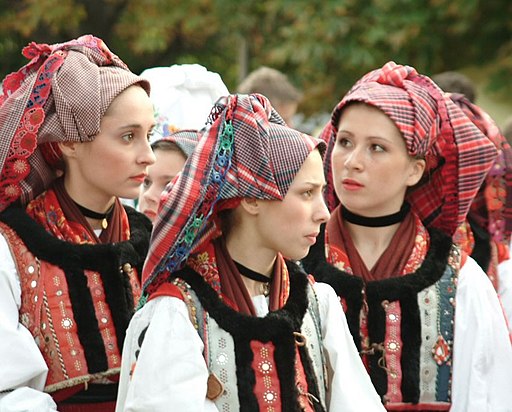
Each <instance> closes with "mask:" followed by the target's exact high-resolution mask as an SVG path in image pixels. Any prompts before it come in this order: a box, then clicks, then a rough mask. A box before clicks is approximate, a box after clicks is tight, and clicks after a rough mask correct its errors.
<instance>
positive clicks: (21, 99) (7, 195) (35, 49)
mask: <svg viewBox="0 0 512 412" xmlns="http://www.w3.org/2000/svg"><path fill="white" fill-rule="evenodd" d="M23 55H24V56H25V57H27V58H28V59H31V60H30V62H29V63H28V64H27V65H25V66H23V67H22V68H21V69H20V70H18V71H17V72H15V73H11V74H10V75H8V76H7V77H6V78H5V79H4V80H3V85H2V94H1V96H0V139H1V140H0V170H1V179H0V211H2V210H4V209H5V208H6V207H7V206H8V205H10V204H11V203H13V202H15V201H16V200H18V199H19V200H20V201H21V204H22V205H26V204H27V203H28V202H29V201H30V200H31V199H33V198H34V197H36V196H37V195H38V194H40V193H41V192H43V191H44V190H45V189H46V188H48V187H49V185H50V183H51V182H52V181H53V180H54V178H55V170H54V169H55V167H56V166H57V164H58V161H59V159H60V151H59V150H58V146H57V145H56V144H55V142H62V141H74V142H87V141H91V140H93V139H94V136H96V135H97V134H98V133H99V131H100V121H101V118H102V117H103V115H104V114H105V112H106V110H107V108H108V106H109V105H110V103H111V102H112V100H114V98H115V97H116V96H117V95H118V94H119V93H121V92H122V91H123V90H124V89H126V88H127V87H129V86H131V85H133V84H136V83H139V84H140V85H141V86H142V87H144V89H145V90H146V91H147V92H148V94H149V83H148V82H147V81H146V80H143V79H142V78H140V77H138V76H136V75H135V74H133V73H132V72H130V71H129V69H128V67H127V66H126V65H125V64H124V63H123V62H122V61H121V60H120V59H119V58H118V57H117V56H116V55H115V54H113V53H112V52H111V51H110V50H109V49H108V48H107V46H106V45H105V43H103V41H102V40H101V39H98V38H96V37H93V36H91V35H86V36H82V37H80V38H78V39H76V40H72V41H69V42H67V43H61V44H54V45H48V44H36V43H30V44H29V45H28V46H27V47H25V48H24V49H23Z"/></svg>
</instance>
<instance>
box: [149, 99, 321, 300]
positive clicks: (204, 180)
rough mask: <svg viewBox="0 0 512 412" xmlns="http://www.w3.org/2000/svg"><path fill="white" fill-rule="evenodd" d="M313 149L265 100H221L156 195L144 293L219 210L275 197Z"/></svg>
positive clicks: (212, 225)
mask: <svg viewBox="0 0 512 412" xmlns="http://www.w3.org/2000/svg"><path fill="white" fill-rule="evenodd" d="M317 147H318V148H319V149H321V151H322V152H323V150H324V148H325V144H324V142H322V141H321V140H319V139H315V138H313V137H311V136H308V135H305V134H303V133H301V132H298V131H296V130H293V129H290V128H288V127H287V126H285V124H284V122H283V120H282V119H281V117H280V116H279V114H277V112H276V111H275V110H274V109H273V108H272V106H271V105H270V102H269V101H268V99H267V98H266V97H264V96H262V95H259V94H251V95H229V96H227V97H224V98H221V99H220V100H219V101H218V102H217V103H216V104H215V106H214V107H213V109H212V111H211V114H210V116H209V119H208V122H207V127H206V128H205V129H203V130H202V132H201V137H200V139H199V142H198V145H197V147H196V148H195V150H194V152H193V153H192V154H191V156H190V157H189V158H188V159H187V162H186V163H185V166H184V168H183V170H182V172H181V173H180V175H179V176H178V178H177V179H176V181H175V182H174V184H173V185H171V186H167V188H166V190H165V191H164V193H163V194H162V197H161V200H160V208H159V214H158V217H157V219H156V221H155V223H154V227H153V232H152V238H151V244H150V249H149V254H148V257H147V260H146V263H145V265H144V270H143V274H142V282H143V288H144V289H145V291H146V292H148V293H150V292H151V291H152V290H155V289H156V288H157V287H158V286H159V285H160V284H161V283H162V282H163V281H164V280H165V277H166V276H168V274H169V273H172V272H175V271H177V270H179V269H180V268H181V267H182V266H183V265H184V264H185V262H186V259H187V258H188V256H189V254H190V253H191V252H192V251H194V252H196V251H198V250H199V249H200V248H201V246H202V245H204V244H205V243H206V242H207V241H208V240H209V239H211V237H212V236H213V235H214V234H217V233H218V229H219V228H218V227H217V225H216V222H215V221H216V219H215V217H216V213H217V211H218V210H219V209H230V208H234V207H236V205H237V204H238V201H239V199H241V198H244V197H245V198H256V199H267V200H282V199H283V198H284V197H285V195H286V193H287V191H288V188H289V187H290V184H291V183H292V181H293V179H294V177H295V175H296V174H297V172H298V171H299V169H300V168H301V166H302V164H303V163H304V161H305V160H306V158H307V157H308V155H309V153H311V151H313V150H314V149H315V148H317Z"/></svg>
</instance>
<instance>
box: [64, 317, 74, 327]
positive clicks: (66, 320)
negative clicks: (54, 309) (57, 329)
mask: <svg viewBox="0 0 512 412" xmlns="http://www.w3.org/2000/svg"><path fill="white" fill-rule="evenodd" d="M61 325H62V327H63V328H64V329H71V326H72V325H73V322H72V321H71V319H69V318H64V319H62V322H61Z"/></svg>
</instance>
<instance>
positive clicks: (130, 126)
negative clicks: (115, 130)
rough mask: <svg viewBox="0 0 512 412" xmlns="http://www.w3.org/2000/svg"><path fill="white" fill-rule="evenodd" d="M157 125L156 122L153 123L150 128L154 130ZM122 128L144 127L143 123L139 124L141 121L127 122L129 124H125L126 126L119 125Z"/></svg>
mask: <svg viewBox="0 0 512 412" xmlns="http://www.w3.org/2000/svg"><path fill="white" fill-rule="evenodd" d="M155 127H156V124H153V125H152V126H151V127H150V128H149V130H150V131H151V130H153V129H154V128H155ZM119 129H120V130H122V129H142V125H141V124H139V123H131V124H127V125H124V126H120V127H119Z"/></svg>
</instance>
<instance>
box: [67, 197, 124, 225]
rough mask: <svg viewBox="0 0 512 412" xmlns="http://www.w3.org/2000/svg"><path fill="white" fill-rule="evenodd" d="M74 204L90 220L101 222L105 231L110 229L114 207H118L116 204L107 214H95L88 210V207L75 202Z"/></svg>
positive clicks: (113, 204)
mask: <svg viewBox="0 0 512 412" xmlns="http://www.w3.org/2000/svg"><path fill="white" fill-rule="evenodd" d="M73 203H74V204H75V205H76V207H77V208H78V210H80V212H81V213H82V215H84V216H85V217H88V218H89V219H96V220H101V227H102V228H103V229H106V228H107V227H108V221H109V220H110V218H111V217H112V213H113V212H114V206H115V205H116V202H114V203H112V205H111V206H110V207H109V208H108V210H107V211H106V212H105V213H98V212H95V211H94V210H91V209H87V208H86V207H84V206H82V205H79V204H78V203H76V202H75V201H74V200H73Z"/></svg>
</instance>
